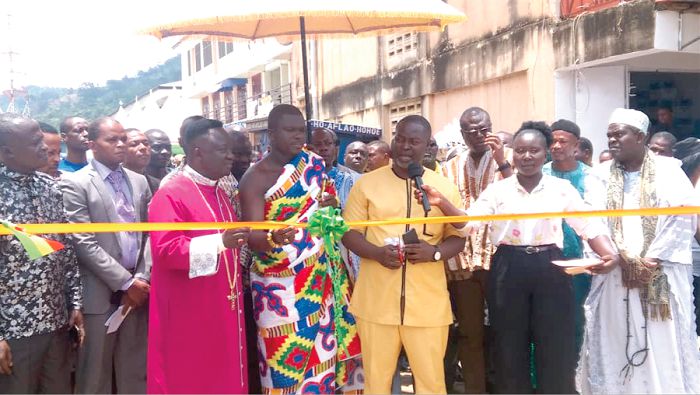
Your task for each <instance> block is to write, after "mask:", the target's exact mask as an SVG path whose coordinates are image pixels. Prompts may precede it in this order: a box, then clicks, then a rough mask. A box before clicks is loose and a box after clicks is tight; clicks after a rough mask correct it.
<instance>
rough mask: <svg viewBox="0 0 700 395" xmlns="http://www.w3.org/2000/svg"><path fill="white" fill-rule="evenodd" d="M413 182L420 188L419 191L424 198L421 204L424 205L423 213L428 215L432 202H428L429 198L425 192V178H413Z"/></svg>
mask: <svg viewBox="0 0 700 395" xmlns="http://www.w3.org/2000/svg"><path fill="white" fill-rule="evenodd" d="M413 181H415V182H416V188H418V190H419V191H421V196H422V197H423V199H422V202H421V203H423V211H424V212H426V213H427V212H428V211H430V202H428V196H427V195H426V194H425V191H424V190H423V178H421V176H416V177H414V178H413Z"/></svg>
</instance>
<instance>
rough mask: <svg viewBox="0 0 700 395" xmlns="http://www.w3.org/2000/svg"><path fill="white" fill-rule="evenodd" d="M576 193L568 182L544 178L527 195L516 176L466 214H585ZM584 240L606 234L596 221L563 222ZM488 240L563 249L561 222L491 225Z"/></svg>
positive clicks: (470, 225) (487, 192)
mask: <svg viewBox="0 0 700 395" xmlns="http://www.w3.org/2000/svg"><path fill="white" fill-rule="evenodd" d="M588 210H591V208H590V207H589V206H588V205H586V203H584V201H583V199H581V196H580V195H579V193H578V191H577V190H576V189H575V188H574V187H573V185H571V183H570V182H569V181H567V180H562V179H559V178H556V177H552V176H549V175H546V174H543V175H542V179H541V180H540V183H539V184H538V185H537V186H536V187H535V188H534V189H533V190H532V192H527V191H526V190H525V189H524V188H523V187H522V185H520V183H519V182H518V177H517V176H516V175H514V176H512V177H509V178H506V179H504V180H501V181H498V182H495V183H493V184H491V185H489V186H488V188H486V190H485V191H484V192H482V193H481V195H480V196H479V199H478V200H477V201H476V202H474V203H473V204H472V205H471V206H470V207H469V209H468V210H467V211H466V215H468V216H480V215H492V214H524V213H539V212H556V211H562V212H563V211H588ZM564 219H565V220H566V222H567V224H569V225H570V226H571V227H572V228H573V229H574V230H575V231H576V233H577V234H578V235H579V236H581V237H582V238H583V239H593V238H595V237H597V236H600V235H607V234H608V231H607V229H606V228H605V226H604V225H603V223H602V221H601V220H600V219H598V218H564ZM479 226H481V222H479V221H472V222H469V223H467V225H466V226H465V227H464V228H463V231H464V232H466V233H469V232H471V231H474V230H476V229H478V228H479ZM490 228H491V231H490V238H491V242H492V243H493V244H494V245H501V244H506V245H514V246H539V245H546V244H556V245H557V246H559V248H563V244H564V233H563V230H562V219H561V218H546V219H524V220H507V221H491V222H490Z"/></svg>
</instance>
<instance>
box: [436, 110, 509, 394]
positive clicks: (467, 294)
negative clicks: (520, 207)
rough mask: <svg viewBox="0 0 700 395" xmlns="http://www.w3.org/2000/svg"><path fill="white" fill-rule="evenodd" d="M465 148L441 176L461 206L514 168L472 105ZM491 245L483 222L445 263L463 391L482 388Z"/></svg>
mask: <svg viewBox="0 0 700 395" xmlns="http://www.w3.org/2000/svg"><path fill="white" fill-rule="evenodd" d="M459 124H460V129H461V132H462V138H463V139H464V143H465V144H466V146H467V150H466V151H463V152H462V153H460V154H458V155H457V156H455V157H454V158H452V159H450V160H449V161H447V162H446V163H444V164H443V168H442V171H443V175H445V177H447V178H448V179H450V180H451V181H452V182H453V183H455V184H456V185H457V187H458V188H459V193H460V195H461V197H462V207H461V208H463V209H465V210H466V209H468V208H469V206H470V205H471V204H472V203H473V202H474V201H475V200H476V199H477V198H478V197H479V194H480V193H481V192H482V191H483V190H484V189H486V187H487V186H489V185H490V184H491V183H493V182H494V181H497V180H500V179H503V178H506V177H510V176H511V175H512V174H513V171H512V169H511V166H510V162H509V158H512V157H513V151H512V150H511V149H510V148H504V146H503V142H502V140H501V138H500V137H499V136H498V135H497V134H495V133H493V132H492V130H491V117H490V116H489V113H488V112H486V110H484V109H482V108H479V107H471V108H468V109H467V110H465V111H464V113H462V116H461V117H460V120H459ZM494 251H495V248H494V247H493V246H492V245H491V243H490V242H489V227H488V225H484V226H482V227H481V228H479V230H478V231H476V232H474V233H472V234H471V235H470V236H469V237H467V241H466V244H465V246H464V251H463V252H462V253H460V254H459V255H457V256H456V257H454V258H453V259H450V260H448V261H447V262H446V265H445V266H446V271H447V280H448V289H449V291H450V297H451V299H452V303H453V306H452V308H453V309H454V311H455V315H456V317H457V322H458V323H459V325H458V337H457V354H458V357H459V360H460V361H461V362H462V375H463V377H464V386H465V391H466V392H467V393H485V392H486V362H485V361H486V358H485V353H484V300H485V295H486V294H485V292H486V280H487V276H488V270H489V266H490V263H491V255H492V254H493V253H494Z"/></svg>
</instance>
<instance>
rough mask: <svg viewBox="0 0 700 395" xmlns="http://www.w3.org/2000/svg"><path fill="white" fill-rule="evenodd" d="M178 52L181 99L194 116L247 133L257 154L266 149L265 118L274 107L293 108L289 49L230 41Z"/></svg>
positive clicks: (186, 45) (188, 44)
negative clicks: (191, 105) (194, 106)
mask: <svg viewBox="0 0 700 395" xmlns="http://www.w3.org/2000/svg"><path fill="white" fill-rule="evenodd" d="M177 48H178V49H179V51H180V54H181V62H182V84H183V92H184V95H185V96H187V97H189V98H191V99H193V100H195V101H197V102H198V104H199V108H198V111H197V113H198V114H201V115H202V116H205V117H207V118H212V119H218V120H220V121H221V122H223V123H224V125H225V127H227V128H233V129H241V130H245V131H248V132H249V133H250V139H251V142H252V143H253V146H254V147H255V148H256V149H257V150H263V151H264V147H265V146H266V144H267V143H266V140H267V138H266V134H265V133H264V132H265V131H266V130H267V115H268V113H269V112H270V110H271V109H272V107H273V106H275V105H277V104H283V103H284V104H292V103H293V102H294V101H295V100H294V98H293V96H292V89H291V87H292V85H291V83H290V75H291V74H290V60H291V46H290V45H288V44H287V45H282V44H280V43H278V42H277V40H274V39H272V40H258V41H254V42H228V41H225V40H221V41H217V40H215V39H212V40H198V41H194V40H187V41H182V42H180V43H179V44H178V45H177Z"/></svg>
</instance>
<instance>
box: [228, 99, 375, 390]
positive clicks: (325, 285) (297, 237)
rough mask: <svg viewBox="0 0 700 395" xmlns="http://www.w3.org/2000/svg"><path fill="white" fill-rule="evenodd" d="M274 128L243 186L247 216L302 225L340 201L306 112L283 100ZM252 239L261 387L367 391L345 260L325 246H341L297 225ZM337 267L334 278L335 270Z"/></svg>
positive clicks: (257, 234) (274, 112) (271, 122)
mask: <svg viewBox="0 0 700 395" xmlns="http://www.w3.org/2000/svg"><path fill="white" fill-rule="evenodd" d="M268 128H269V136H270V148H271V149H270V153H269V154H268V155H267V156H266V157H265V158H263V160H261V161H260V162H258V163H257V164H255V165H254V166H252V167H251V168H250V169H249V170H248V172H246V174H245V176H244V177H243V180H242V181H241V184H240V196H241V204H242V212H243V219H244V220H245V221H262V220H269V221H287V222H289V223H295V222H301V223H303V222H308V220H309V218H310V217H311V216H312V214H313V213H314V212H315V211H316V210H317V209H319V208H321V207H325V206H329V205H335V204H337V200H336V198H335V189H334V188H333V183H332V181H331V180H329V179H328V176H327V174H326V173H325V171H324V164H323V159H322V158H321V157H319V156H317V155H315V154H313V153H310V152H308V151H306V150H304V149H303V147H304V140H305V136H306V123H305V122H304V118H303V116H302V115H301V112H300V111H299V110H298V109H297V108H295V107H293V106H289V105H279V106H277V107H275V108H273V109H272V111H271V112H270V115H269V118H268ZM261 197H263V199H261ZM248 245H249V247H250V249H251V250H252V251H253V258H254V262H253V267H252V268H251V275H250V277H251V279H250V281H251V287H252V290H253V305H254V315H255V321H256V322H257V325H258V350H259V354H260V355H259V359H260V375H261V382H262V387H263V392H264V393H282V394H291V393H305V394H306V393H329V394H332V393H335V392H336V390H337V389H341V390H342V391H343V392H352V391H356V390H361V389H362V382H363V380H362V371H361V368H360V365H359V356H360V341H359V337H358V336H357V331H356V329H355V322H354V319H353V317H352V316H351V315H350V314H349V313H348V311H347V305H348V301H349V298H350V287H349V282H348V277H347V272H345V271H343V270H344V266H343V264H342V262H339V263H338V265H335V264H331V262H330V261H329V259H328V254H327V248H336V247H335V246H327V245H324V244H323V242H322V240H321V239H320V238H318V237H315V236H312V235H310V234H309V233H308V231H307V230H306V229H295V228H291V227H288V228H283V229H271V230H270V231H268V232H265V231H253V232H251V235H250V239H249V243H248ZM338 270H340V272H339V273H340V275H339V276H337V277H336V278H335V281H332V279H331V275H330V273H331V272H332V271H333V272H337V271H338ZM334 294H342V297H340V298H338V299H340V300H338V299H336V298H335V297H334ZM336 303H339V304H341V306H340V309H339V311H340V312H341V313H340V314H339V315H336V314H335V311H336V309H335V308H334V307H335V304H336Z"/></svg>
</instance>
